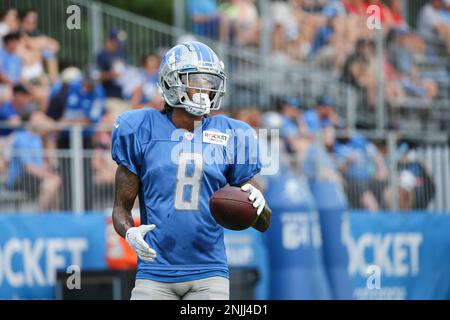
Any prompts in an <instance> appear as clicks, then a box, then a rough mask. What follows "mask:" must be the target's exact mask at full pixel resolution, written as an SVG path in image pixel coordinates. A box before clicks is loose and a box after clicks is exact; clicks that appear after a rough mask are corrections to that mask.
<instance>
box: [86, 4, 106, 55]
mask: <svg viewBox="0 0 450 320" xmlns="http://www.w3.org/2000/svg"><path fill="white" fill-rule="evenodd" d="M89 9H90V10H89V22H90V28H91V32H90V41H91V45H90V47H91V57H90V59H94V57H95V54H96V53H97V52H99V51H100V50H101V49H102V47H103V16H102V8H101V4H100V3H97V2H95V1H93V2H91V3H90V7H89Z"/></svg>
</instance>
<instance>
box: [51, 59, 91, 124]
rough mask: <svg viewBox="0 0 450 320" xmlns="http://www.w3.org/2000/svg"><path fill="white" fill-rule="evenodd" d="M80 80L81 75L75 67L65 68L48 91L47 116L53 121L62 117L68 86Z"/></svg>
mask: <svg viewBox="0 0 450 320" xmlns="http://www.w3.org/2000/svg"><path fill="white" fill-rule="evenodd" d="M82 78H83V74H82V73H81V70H80V69H78V68H77V67H67V68H65V69H64V70H63V71H62V72H61V76H60V80H59V81H57V82H56V83H55V84H53V86H52V88H51V90H50V94H49V105H48V108H47V112H46V114H47V116H49V117H50V118H52V119H53V120H59V119H61V118H62V117H63V115H64V112H65V110H66V102H67V96H68V94H69V89H70V86H71V85H72V84H73V83H76V82H79V81H81V80H82Z"/></svg>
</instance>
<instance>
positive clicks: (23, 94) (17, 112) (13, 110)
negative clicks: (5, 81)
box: [0, 84, 34, 136]
mask: <svg viewBox="0 0 450 320" xmlns="http://www.w3.org/2000/svg"><path fill="white" fill-rule="evenodd" d="M33 109H34V106H33V104H32V98H31V95H30V93H29V92H28V90H27V89H26V88H25V87H24V86H23V85H20V84H18V85H15V86H14V87H13V99H12V100H11V101H10V102H7V103H5V104H3V105H1V106H0V121H5V122H7V123H8V124H9V125H13V126H16V125H17V126H18V125H20V124H21V120H20V119H21V116H22V115H24V114H28V113H29V112H31V111H32V110H33ZM13 131H14V129H13V128H9V129H0V136H7V135H9V134H11V133H12V132H13Z"/></svg>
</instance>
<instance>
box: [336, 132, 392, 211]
mask: <svg viewBox="0 0 450 320" xmlns="http://www.w3.org/2000/svg"><path fill="white" fill-rule="evenodd" d="M334 151H335V155H336V158H337V161H338V164H339V166H340V169H341V171H342V172H343V174H344V177H345V178H346V180H347V195H348V198H349V200H350V203H351V205H352V207H353V208H361V207H363V208H365V209H367V210H370V211H377V210H379V209H380V208H381V206H382V204H383V203H384V204H386V203H387V200H386V199H387V198H386V197H387V195H386V192H387V190H388V189H387V187H388V185H387V176H388V170H387V167H386V164H385V162H384V159H383V157H382V156H381V154H380V152H379V151H378V149H377V148H376V146H375V145H374V144H373V143H371V142H370V141H369V140H367V139H366V138H365V137H363V136H362V135H358V134H353V135H351V136H350V137H349V138H348V139H342V138H341V139H338V141H337V142H336V143H335V145H334Z"/></svg>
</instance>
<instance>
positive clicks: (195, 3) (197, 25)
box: [187, 0, 220, 39]
mask: <svg viewBox="0 0 450 320" xmlns="http://www.w3.org/2000/svg"><path fill="white" fill-rule="evenodd" d="M187 12H188V15H189V18H190V19H191V22H192V33H193V34H194V35H197V36H203V37H210V38H213V39H217V38H218V37H219V32H220V30H219V28H220V16H219V9H218V6H217V1H216V0H188V2H187Z"/></svg>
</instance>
